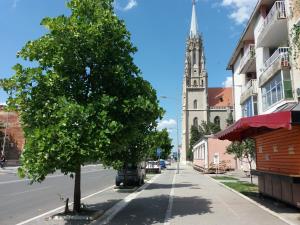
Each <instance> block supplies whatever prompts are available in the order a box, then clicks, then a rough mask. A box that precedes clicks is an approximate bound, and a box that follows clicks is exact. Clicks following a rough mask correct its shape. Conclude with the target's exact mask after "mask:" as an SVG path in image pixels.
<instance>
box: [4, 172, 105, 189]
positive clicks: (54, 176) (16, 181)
mask: <svg viewBox="0 0 300 225" xmlns="http://www.w3.org/2000/svg"><path fill="white" fill-rule="evenodd" d="M103 170H105V169H100V170H93V171H87V172H82V173H81V174H87V173H96V172H100V171H103ZM64 176H66V177H68V175H64V174H59V175H50V176H47V177H46V178H56V177H64ZM26 181H30V179H22V180H10V181H0V185H1V184H13V183H19V182H26Z"/></svg>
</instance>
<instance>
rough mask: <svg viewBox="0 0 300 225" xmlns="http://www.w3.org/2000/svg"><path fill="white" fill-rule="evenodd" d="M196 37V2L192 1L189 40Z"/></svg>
mask: <svg viewBox="0 0 300 225" xmlns="http://www.w3.org/2000/svg"><path fill="white" fill-rule="evenodd" d="M197 36H198V23H197V15H196V1H195V0H193V9H192V20H191V30H190V38H195V37H197Z"/></svg>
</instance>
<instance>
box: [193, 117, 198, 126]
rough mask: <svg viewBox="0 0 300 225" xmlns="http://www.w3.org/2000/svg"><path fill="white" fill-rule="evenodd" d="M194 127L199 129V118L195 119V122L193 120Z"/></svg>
mask: <svg viewBox="0 0 300 225" xmlns="http://www.w3.org/2000/svg"><path fill="white" fill-rule="evenodd" d="M193 125H194V126H195V127H198V118H197V117H195V118H194V120H193Z"/></svg>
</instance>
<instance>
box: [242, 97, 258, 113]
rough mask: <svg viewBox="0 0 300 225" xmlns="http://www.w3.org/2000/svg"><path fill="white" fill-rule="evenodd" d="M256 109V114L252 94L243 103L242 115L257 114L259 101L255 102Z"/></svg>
mask: <svg viewBox="0 0 300 225" xmlns="http://www.w3.org/2000/svg"><path fill="white" fill-rule="evenodd" d="M255 104H256V106H255V110H256V114H255V113H254V111H255V110H254V102H253V98H252V96H251V97H250V98H249V99H247V100H246V101H245V102H244V104H243V105H242V116H243V117H249V116H254V115H257V103H256V102H255Z"/></svg>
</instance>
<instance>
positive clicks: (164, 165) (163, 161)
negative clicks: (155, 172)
mask: <svg viewBox="0 0 300 225" xmlns="http://www.w3.org/2000/svg"><path fill="white" fill-rule="evenodd" d="M159 165H160V168H162V169H166V168H167V165H166V162H165V160H163V159H160V160H159Z"/></svg>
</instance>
